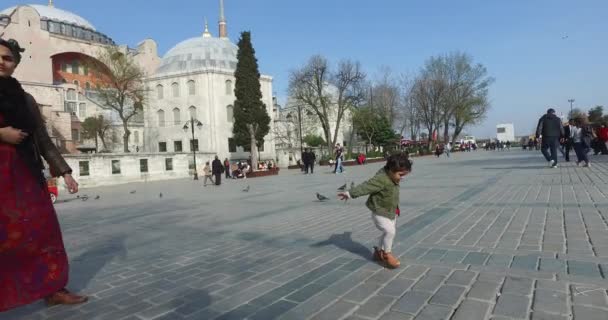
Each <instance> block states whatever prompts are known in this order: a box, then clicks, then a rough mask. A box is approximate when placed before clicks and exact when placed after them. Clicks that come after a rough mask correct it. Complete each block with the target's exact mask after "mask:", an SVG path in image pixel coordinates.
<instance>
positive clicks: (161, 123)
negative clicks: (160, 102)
mask: <svg viewBox="0 0 608 320" xmlns="http://www.w3.org/2000/svg"><path fill="white" fill-rule="evenodd" d="M157 116H158V126H159V127H161V128H162V127H164V126H165V112H164V111H163V110H158V112H157Z"/></svg>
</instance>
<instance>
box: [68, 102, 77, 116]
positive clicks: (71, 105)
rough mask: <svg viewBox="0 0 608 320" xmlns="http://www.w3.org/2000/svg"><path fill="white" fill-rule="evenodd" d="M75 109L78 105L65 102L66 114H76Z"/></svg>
mask: <svg viewBox="0 0 608 320" xmlns="http://www.w3.org/2000/svg"><path fill="white" fill-rule="evenodd" d="M77 108H78V105H77V104H76V102H66V105H65V111H66V112H69V113H70V114H76V109H77Z"/></svg>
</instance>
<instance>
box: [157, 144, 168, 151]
mask: <svg viewBox="0 0 608 320" xmlns="http://www.w3.org/2000/svg"><path fill="white" fill-rule="evenodd" d="M158 152H167V143H166V142H159V143H158Z"/></svg>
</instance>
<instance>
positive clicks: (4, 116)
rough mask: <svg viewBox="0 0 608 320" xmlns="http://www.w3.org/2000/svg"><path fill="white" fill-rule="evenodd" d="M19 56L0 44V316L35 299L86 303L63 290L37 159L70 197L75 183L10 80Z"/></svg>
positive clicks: (53, 220)
mask: <svg viewBox="0 0 608 320" xmlns="http://www.w3.org/2000/svg"><path fill="white" fill-rule="evenodd" d="M23 51H24V50H23V49H21V47H20V46H19V43H18V42H17V41H15V40H12V39H11V40H8V41H7V40H4V39H1V38H0V288H1V289H0V312H2V311H6V310H9V309H13V308H16V307H19V306H23V305H26V304H29V303H32V302H34V301H36V300H38V299H44V300H45V301H46V303H47V305H49V306H51V305H57V304H80V303H83V302H86V301H87V297H85V296H79V295H75V294H73V293H70V292H69V291H68V290H67V289H65V286H66V285H67V282H68V269H69V266H68V258H67V255H66V252H65V247H64V244H63V239H62V235H61V229H60V226H59V221H58V219H57V214H56V212H55V209H54V207H53V204H52V203H51V200H50V196H49V192H48V189H47V181H46V179H45V177H44V175H43V173H42V172H43V169H44V165H43V163H42V158H44V159H45V160H46V162H47V163H48V165H49V169H50V170H49V171H50V173H51V174H52V175H53V176H55V177H60V176H61V177H63V179H64V181H65V184H66V186H67V189H68V191H69V192H70V193H77V192H78V183H77V182H76V180H74V178H73V177H72V169H71V168H70V167H69V166H68V164H67V163H66V161H65V160H64V158H63V157H62V156H61V154H60V153H59V151H58V150H57V148H56V147H55V144H54V143H53V142H52V141H51V139H50V137H49V135H48V133H47V131H46V125H45V124H44V120H43V117H42V115H41V113H40V109H39V107H38V104H37V103H36V101H35V100H34V98H33V97H32V96H31V95H30V94H28V93H26V92H25V91H24V90H23V88H22V87H21V84H20V83H19V81H17V80H16V79H15V78H13V77H12V75H13V73H14V72H15V69H16V68H17V66H18V65H19V63H20V62H21V53H22V52H23ZM31 54H33V53H31Z"/></svg>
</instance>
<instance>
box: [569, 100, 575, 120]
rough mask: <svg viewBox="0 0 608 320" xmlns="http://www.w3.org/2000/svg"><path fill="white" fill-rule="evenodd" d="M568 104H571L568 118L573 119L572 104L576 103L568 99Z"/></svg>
mask: <svg viewBox="0 0 608 320" xmlns="http://www.w3.org/2000/svg"><path fill="white" fill-rule="evenodd" d="M568 102H570V115H569V116H568V118H570V117H572V104H573V103H574V99H568Z"/></svg>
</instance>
